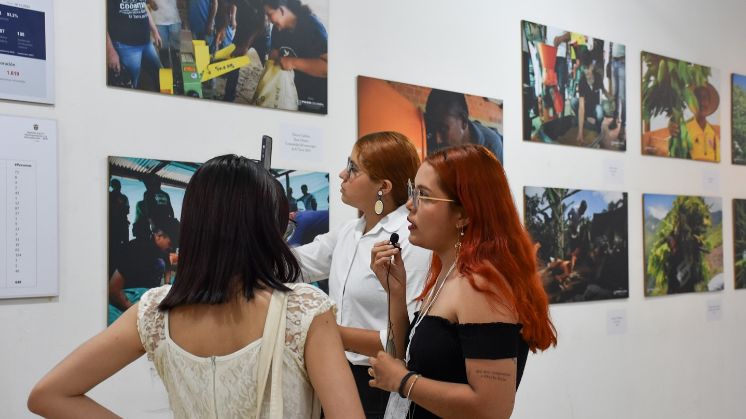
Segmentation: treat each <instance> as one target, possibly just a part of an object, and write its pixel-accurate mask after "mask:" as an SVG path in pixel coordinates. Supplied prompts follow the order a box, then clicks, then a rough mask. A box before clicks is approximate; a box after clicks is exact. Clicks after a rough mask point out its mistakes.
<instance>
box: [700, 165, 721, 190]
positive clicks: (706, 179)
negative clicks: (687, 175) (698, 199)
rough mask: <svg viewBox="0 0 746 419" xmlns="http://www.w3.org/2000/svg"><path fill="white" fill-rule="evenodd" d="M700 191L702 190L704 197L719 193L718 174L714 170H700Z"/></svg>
mask: <svg viewBox="0 0 746 419" xmlns="http://www.w3.org/2000/svg"><path fill="white" fill-rule="evenodd" d="M702 189H704V191H705V195H712V193H713V192H720V172H718V171H717V170H714V169H704V170H702Z"/></svg>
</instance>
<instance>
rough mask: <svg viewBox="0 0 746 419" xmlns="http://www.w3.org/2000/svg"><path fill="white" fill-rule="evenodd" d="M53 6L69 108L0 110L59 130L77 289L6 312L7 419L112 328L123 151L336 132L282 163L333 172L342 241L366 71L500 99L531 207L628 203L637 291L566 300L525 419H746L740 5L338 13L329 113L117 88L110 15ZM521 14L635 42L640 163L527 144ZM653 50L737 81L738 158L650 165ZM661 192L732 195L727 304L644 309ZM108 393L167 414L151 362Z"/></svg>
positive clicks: (542, 1) (719, 296)
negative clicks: (84, 345)
mask: <svg viewBox="0 0 746 419" xmlns="http://www.w3.org/2000/svg"><path fill="white" fill-rule="evenodd" d="M54 3H55V4H54V7H55V13H56V16H55V32H56V44H55V48H56V59H57V63H56V90H57V91H56V101H57V103H56V105H55V106H38V105H28V104H17V103H11V102H0V114H9V115H20V116H38V117H46V118H53V119H56V120H57V121H58V124H59V135H58V137H59V167H60V174H59V186H60V194H59V198H60V201H59V202H60V204H59V205H60V208H59V211H60V212H59V220H60V231H59V237H60V244H59V252H60V258H59V260H60V272H59V274H60V295H59V297H58V298H45V299H24V300H0V406H2V408H0V411H2V413H0V416H2V417H7V418H19V417H28V416H31V414H30V413H28V412H27V410H26V407H25V404H26V397H27V395H28V392H29V390H30V389H31V387H32V385H33V384H34V383H35V382H36V381H37V380H38V379H39V378H40V377H41V376H42V375H43V374H44V373H45V372H46V371H47V370H49V369H50V368H51V367H52V366H53V365H54V364H55V363H57V362H58V361H59V360H60V359H61V358H62V357H63V356H64V355H65V354H67V353H68V352H70V351H71V350H73V349H74V348H75V347H76V346H77V345H79V344H80V343H81V342H83V341H84V340H85V339H87V338H89V337H91V336H92V335H94V334H96V333H98V332H100V331H101V330H102V329H103V328H104V327H105V324H106V301H107V296H106V272H107V267H106V266H107V265H106V264H107V259H106V258H107V254H106V248H107V247H106V234H107V227H106V226H107V202H108V200H107V160H106V158H107V156H109V155H121V156H138V157H140V156H141V157H152V158H159V159H169V160H171V159H173V160H183V161H204V160H206V159H208V158H210V157H212V156H215V155H218V154H223V153H226V152H234V153H239V154H244V155H247V156H249V157H257V156H258V150H259V144H260V138H261V135H262V134H269V135H271V136H273V137H275V138H277V137H278V136H279V135H280V131H281V128H282V127H283V126H285V125H294V126H296V127H301V128H306V129H309V130H320V132H321V134H322V137H323V150H322V154H323V159H322V160H321V161H301V162H297V161H290V160H286V159H285V157H284V156H282V155H279V154H275V156H274V161H273V163H274V164H273V166H275V167H292V168H296V169H301V170H314V171H327V170H328V171H330V172H331V175H332V176H331V177H330V179H331V182H332V184H331V187H330V190H331V191H330V194H331V196H330V202H331V214H332V215H331V224H332V225H331V227H332V228H334V227H335V226H338V225H340V224H341V223H342V222H343V221H345V220H347V219H349V218H351V217H354V216H355V211H354V210H352V209H351V208H349V207H345V206H344V205H343V204H342V203H341V202H340V200H339V192H338V191H339V179H338V177H337V176H336V175H337V173H338V172H339V171H340V170H341V169H342V167H343V165H344V163H345V161H346V157H347V155H348V153H349V151H350V148H351V146H352V144H353V142H354V140H355V138H356V132H357V116H356V108H357V104H356V76H357V75H367V76H372V77H376V78H381V79H386V80H394V81H400V82H405V83H411V84H418V85H423V86H429V87H438V88H442V89H447V90H455V91H459V92H465V93H470V94H476V95H480V96H488V97H493V98H499V99H503V100H504V123H503V126H504V137H505V149H504V150H505V151H504V155H505V162H506V163H505V167H506V170H507V173H508V177H509V179H510V183H511V185H512V187H513V192H514V195H515V196H516V199H517V204H518V205H519V206H522V200H521V198H520V196H521V191H522V188H523V186H527V185H528V186H556V187H573V188H583V189H595V190H617V191H626V192H628V193H629V201H628V202H629V228H630V232H629V255H630V256H629V257H630V260H629V267H630V297H629V298H628V299H626V300H614V301H605V302H595V303H576V304H565V305H559V306H557V305H555V306H552V309H551V312H552V317H553V319H554V322H555V324H556V326H557V329H558V331H559V344H558V346H557V348H556V349H552V350H549V351H547V352H546V353H543V354H539V355H532V356H530V357H529V360H528V364H527V366H526V371H525V374H524V377H523V383H522V385H521V387H520V389H519V391H518V395H517V402H516V408H515V412H514V415H513V417H515V418H518V419H528V418H531V419H535V418H557V419H570V418H573V419H597V418H625V419H626V418H638V419H642V418H651V419H652V418H677V419H689V418H691V419H694V418H708V419H710V418H726V419H736V418H743V417H746V407H744V406H743V403H742V402H743V397H744V395H745V392H746V326H745V325H746V290H738V291H736V290H734V286H733V225H732V206H731V200H732V199H733V198H746V166H741V167H737V166H733V165H731V164H730V161H731V145H730V132H731V130H730V126H731V123H730V73H732V72H739V73H742V74H746V52H744V48H743V45H744V41H746V25H743V19H744V17H746V4H745V3H743V2H742V1H738V0H715V1H708V2H704V1H700V0H660V1H659V0H656V1H651V0H647V1H642V0H628V1H616V2H607V1H598V0H596V1H588V0H575V1H564V2H558V1H549V0H534V1H525V2H508V1H498V0H462V1H452V0H451V1H448V0H398V1H394V0H376V1H370V0H369V1H361V0H330V6H329V28H328V29H329V56H330V64H329V80H330V81H329V88H330V92H329V114H328V115H327V116H316V115H307V114H301V113H293V112H285V111H272V110H267V109H259V108H254V107H247V106H240V105H233V104H223V103H216V102H211V101H197V100H190V99H187V98H183V97H168V96H165V95H158V94H144V93H140V92H134V91H126V90H121V89H112V88H107V87H106V81H105V71H104V66H105V64H104V60H105V57H104V36H105V2H104V1H85V2H71V1H62V0H57V1H55V2H54ZM522 19H526V20H531V21H534V22H538V23H543V24H548V25H550V26H555V27H558V28H563V29H567V30H571V31H576V32H580V33H583V34H586V35H589V36H594V37H599V38H601V39H604V40H606V41H614V42H620V43H623V44H625V45H626V47H627V106H628V108H627V109H628V117H627V138H628V142H627V150H628V151H627V152H626V153H618V152H609V151H599V150H588V149H580V148H575V147H560V146H547V145H543V144H536V143H525V142H523V141H522V140H521V138H522V133H521V106H522V104H521V46H520V45H521V43H520V42H521V41H520V21H521V20H522ZM641 50H645V51H649V52H654V53H658V54H663V55H667V56H671V57H675V58H680V59H684V60H687V61H691V62H695V63H698V64H704V65H708V66H712V67H715V68H717V69H719V70H720V71H721V79H720V86H717V87H718V88H719V91H720V95H721V96H720V115H721V117H722V119H721V126H722V129H721V137H722V142H721V144H722V151H721V158H722V162H721V163H719V164H712V163H701V162H692V161H684V160H677V159H663V158H656V157H643V156H641V155H640V131H641V127H640V87H639V86H640V51H641ZM0 135H2V127H0ZM610 167H613V168H616V169H619V173H618V177H617V179H618V181H617V183H613V184H610V183H609V181H608V176H607V173H608V170H609V168H610ZM647 192H651V193H668V194H685V195H705V196H719V197H722V198H723V199H724V201H723V219H724V223H723V228H724V230H723V239H724V264H725V278H726V282H725V290H724V291H722V292H716V293H702V294H688V295H679V296H670V297H658V298H648V299H646V298H644V297H643V262H642V228H643V226H642V196H641V194H642V193H647ZM40 257H42V258H43V255H41V256H40ZM708 305H709V306H715V307H718V306H719V307H720V308H721V310H722V312H721V317H720V319H715V320H710V321H708V318H707V308H708ZM610 314H615V315H621V316H622V317H623V318H624V320H625V321H626V331H624V332H623V333H616V334H614V333H610V331H609V329H608V325H607V321H608V318H609V316H610ZM91 395H92V396H93V397H94V398H96V399H97V400H99V401H100V402H102V403H103V404H105V405H106V406H108V407H110V408H111V409H113V410H114V411H115V412H117V413H118V414H120V415H122V416H124V417H137V418H160V417H169V415H170V414H169V411H168V402H167V399H166V396H165V393H164V390H163V388H162V386H161V385H160V383H159V379H158V377H157V375H155V373H154V371H153V370H152V368H151V366H150V364H149V363H148V362H147V361H146V360H145V359H144V358H142V359H140V360H138V361H137V362H135V363H134V364H133V365H131V366H129V367H127V368H126V369H125V370H123V371H122V372H120V373H119V374H117V375H116V376H115V377H113V378H112V379H110V380H109V381H107V382H105V383H104V384H102V385H100V386H99V387H97V388H96V389H94V390H93V391H92V392H91Z"/></svg>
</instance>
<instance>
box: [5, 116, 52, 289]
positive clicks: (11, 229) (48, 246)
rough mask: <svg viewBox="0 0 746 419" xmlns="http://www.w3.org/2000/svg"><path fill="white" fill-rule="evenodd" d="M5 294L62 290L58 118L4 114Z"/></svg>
mask: <svg viewBox="0 0 746 419" xmlns="http://www.w3.org/2000/svg"><path fill="white" fill-rule="evenodd" d="M0 134H1V135H0V298H24V297H45V296H55V295H57V294H58V288H59V287H58V284H59V280H58V269H57V266H58V232H57V225H58V216H57V214H58V211H57V200H58V196H57V194H58V192H57V191H58V185H57V123H56V122H55V121H53V120H49V119H39V118H21V117H15V116H3V115H0Z"/></svg>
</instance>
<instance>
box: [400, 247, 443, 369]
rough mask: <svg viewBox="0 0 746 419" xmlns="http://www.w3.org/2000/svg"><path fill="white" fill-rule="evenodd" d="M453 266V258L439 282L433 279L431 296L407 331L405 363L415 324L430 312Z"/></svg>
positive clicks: (420, 321)
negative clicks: (410, 329)
mask: <svg viewBox="0 0 746 419" xmlns="http://www.w3.org/2000/svg"><path fill="white" fill-rule="evenodd" d="M455 267H456V261H455V260H454V261H453V263H452V264H451V267H450V268H448V272H446V274H445V275H444V276H443V278H442V279H440V281H439V282H438V281H435V286H434V287H433V290H432V291H431V293H432V296H433V297H432V298H431V299H430V300H429V301H428V302H427V305H426V306H425V308H424V309H423V310H421V311H420V315H419V317H417V320H416V321H415V322H414V326H412V331H411V332H409V343H410V345H407V356H406V358H405V361H406V362H407V363H409V348H410V346H411V343H412V338H413V337H414V333H415V332H416V331H417V326H419V325H420V323H422V319H424V318H425V316H426V315H427V313H429V312H430V309H431V308H432V307H433V305H434V304H435V300H437V299H438V296H439V295H440V290H442V289H443V285H445V283H446V279H448V275H450V274H451V272H453V268H455Z"/></svg>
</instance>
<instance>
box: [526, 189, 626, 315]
mask: <svg viewBox="0 0 746 419" xmlns="http://www.w3.org/2000/svg"><path fill="white" fill-rule="evenodd" d="M524 195H525V199H524V202H525V220H526V221H525V222H526V228H527V229H528V231H529V233H530V234H531V236H532V238H533V239H534V241H535V243H536V254H537V259H538V260H537V262H538V265H539V271H540V274H541V280H542V282H543V285H544V290H545V291H546V292H547V295H548V296H549V301H550V302H551V303H565V302H577V301H592V300H606V299H612V298H627V297H628V295H629V268H628V250H627V237H628V230H627V194H626V193H623V192H606V191H589V190H580V189H563V188H540V187H526V188H525V189H524Z"/></svg>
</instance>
